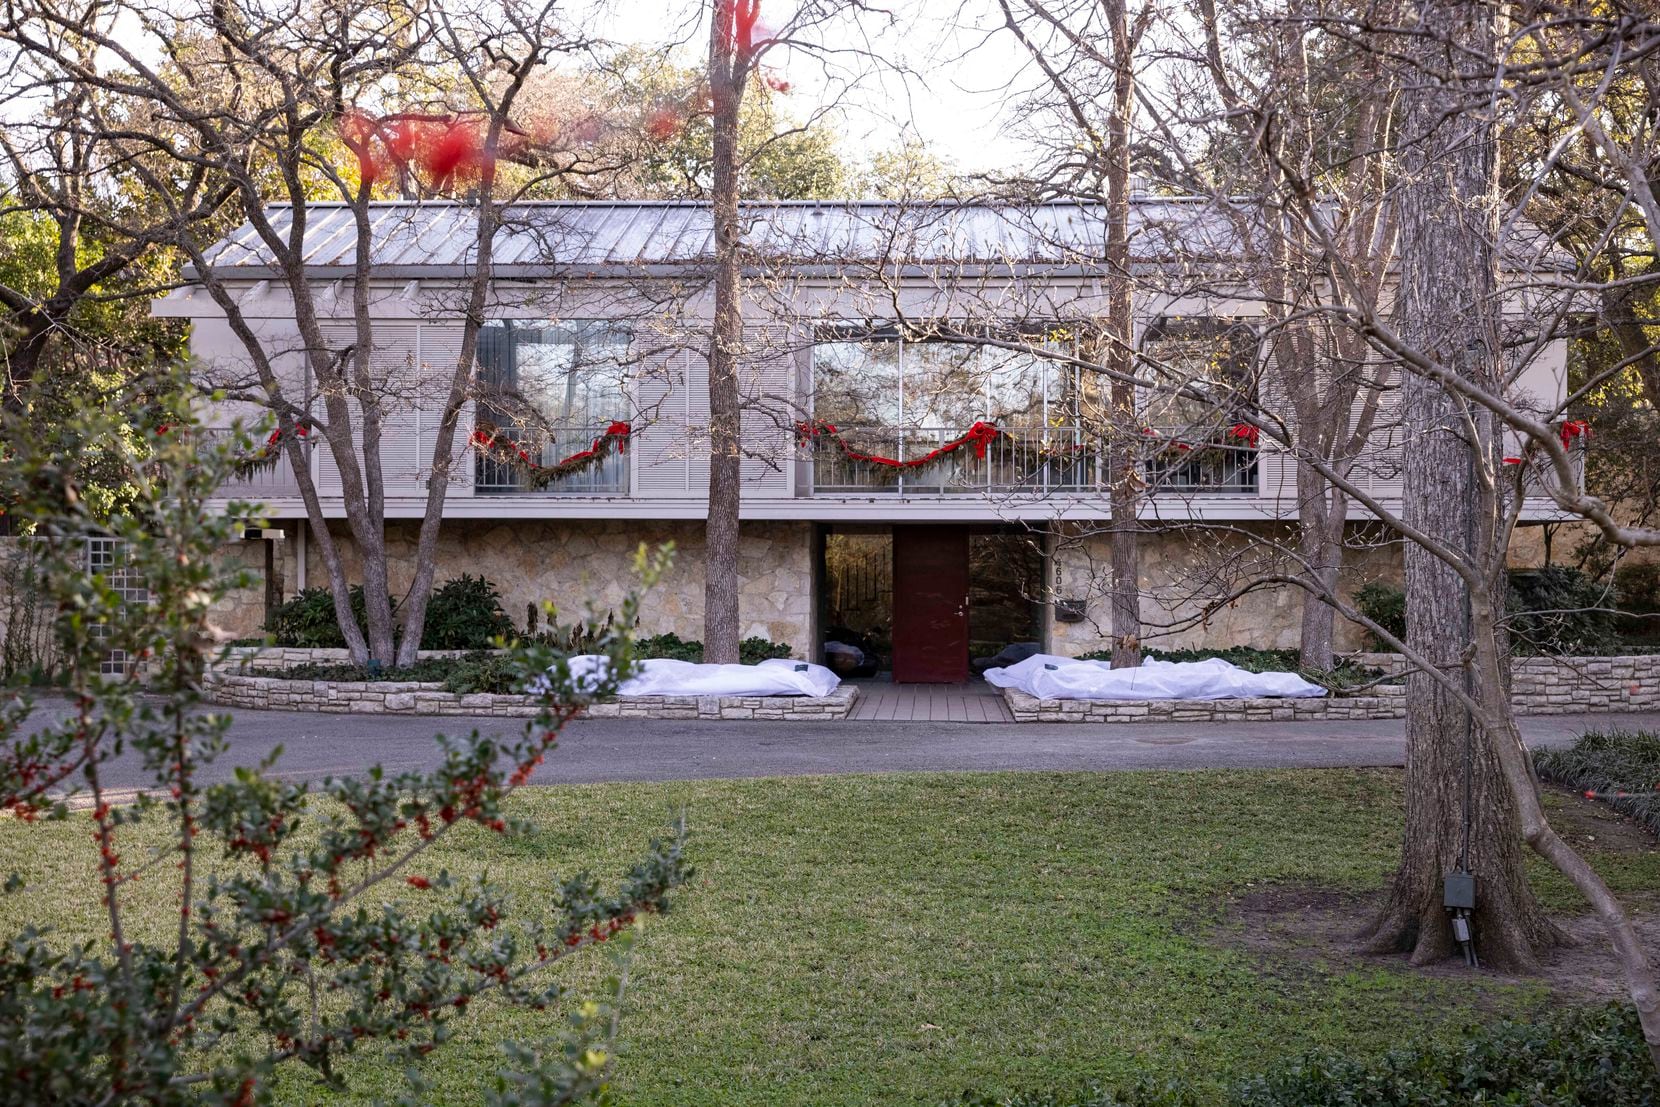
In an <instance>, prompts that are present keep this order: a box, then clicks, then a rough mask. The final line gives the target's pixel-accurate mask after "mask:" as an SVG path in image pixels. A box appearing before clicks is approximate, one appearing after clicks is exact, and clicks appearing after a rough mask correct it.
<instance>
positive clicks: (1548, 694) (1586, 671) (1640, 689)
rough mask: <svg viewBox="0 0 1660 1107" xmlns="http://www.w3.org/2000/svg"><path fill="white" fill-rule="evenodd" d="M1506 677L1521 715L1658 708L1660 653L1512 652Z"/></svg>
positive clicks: (1398, 662)
mask: <svg viewBox="0 0 1660 1107" xmlns="http://www.w3.org/2000/svg"><path fill="white" fill-rule="evenodd" d="M1355 659H1356V660H1357V661H1359V662H1360V663H1361V664H1363V665H1370V666H1372V667H1373V668H1377V669H1382V670H1383V671H1384V672H1386V673H1403V672H1405V671H1406V668H1407V666H1406V662H1405V660H1404V659H1403V658H1402V657H1401V655H1400V654H1396V653H1362V654H1356V655H1355ZM1510 678H1511V679H1510V702H1511V704H1512V705H1514V707H1515V708H1516V711H1517V713H1518V714H1522V715H1573V714H1577V713H1580V712H1583V713H1585V714H1598V713H1604V712H1617V711H1660V654H1626V655H1621V656H1618V657H1516V658H1512V659H1511V661H1510Z"/></svg>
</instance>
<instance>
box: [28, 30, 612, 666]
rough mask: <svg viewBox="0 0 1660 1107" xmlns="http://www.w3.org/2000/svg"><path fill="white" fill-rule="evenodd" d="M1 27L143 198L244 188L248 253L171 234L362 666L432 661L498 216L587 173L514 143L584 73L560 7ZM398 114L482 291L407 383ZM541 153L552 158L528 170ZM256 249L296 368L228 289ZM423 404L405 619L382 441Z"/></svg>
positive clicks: (549, 143)
mask: <svg viewBox="0 0 1660 1107" xmlns="http://www.w3.org/2000/svg"><path fill="white" fill-rule="evenodd" d="M4 11H5V19H4V21H3V24H0V33H3V34H4V36H5V37H6V38H7V39H8V40H10V41H11V42H12V43H14V44H15V45H16V46H17V47H18V48H19V49H20V51H21V52H22V53H24V54H25V55H27V56H29V57H31V58H33V59H35V60H36V62H37V64H39V65H40V66H42V67H44V68H48V69H50V70H52V75H51V77H50V79H51V80H52V81H53V82H55V83H56V84H59V85H65V86H69V87H72V88H79V89H85V90H88V92H90V93H96V96H95V97H89V99H88V101H87V102H88V103H89V104H91V105H93V106H94V107H95V108H96V110H97V111H98V113H99V114H98V115H97V116H96V118H95V120H94V122H93V123H92V126H94V127H95V128H96V130H97V133H99V134H101V135H103V136H105V138H106V140H108V141H118V142H120V143H121V144H122V145H123V147H124V148H126V149H128V150H130V151H132V158H133V160H132V162H131V163H130V164H132V165H133V167H134V171H135V172H136V173H137V174H138V176H139V178H140V180H141V181H142V183H143V184H144V185H145V186H146V187H147V188H149V189H150V190H152V191H153V192H154V193H156V194H157V195H160V196H163V197H170V198H171V197H175V196H177V195H178V190H177V188H176V186H175V181H174V177H175V175H177V174H180V173H183V174H185V175H187V177H189V176H192V175H196V174H200V175H204V176H206V177H208V178H210V179H213V180H223V181H225V182H226V187H228V188H229V189H230V190H231V193H232V199H233V202H234V203H235V205H236V207H237V208H239V209H240V214H241V215H242V217H243V218H244V219H245V220H246V222H247V228H248V239H251V245H250V246H249V247H248V250H249V252H248V253H244V252H242V251H241V250H240V249H235V248H233V249H229V250H212V249H210V246H211V244H212V242H213V237H214V236H212V235H211V234H207V235H204V234H200V233H196V232H197V228H196V227H194V226H192V225H191V222H190V221H189V220H187V219H186V218H185V217H184V216H183V215H182V214H175V216H174V219H173V223H172V227H173V229H174V231H176V232H178V233H176V234H175V235H174V237H173V238H172V239H171V241H172V244H173V245H174V246H176V247H177V248H178V249H180V250H181V251H182V252H183V253H184V255H185V256H186V257H187V258H188V259H189V261H190V262H191V263H192V265H193V267H194V270H195V274H194V275H195V278H196V280H198V281H199V282H200V283H201V284H202V286H203V287H204V288H205V289H206V291H207V293H208V294H209V296H210V297H211V298H212V300H213V302H214V303H215V304H216V305H217V306H218V308H219V309H220V311H221V312H222V313H223V314H224V316H225V318H226V320H227V322H228V324H229V326H230V328H231V330H232V332H233V333H234V334H235V336H236V338H237V339H238V340H239V342H240V344H241V346H242V347H243V350H244V352H245V354H246V359H247V364H248V366H249V368H250V371H251V372H250V374H249V376H247V377H246V378H244V379H243V380H240V381H224V382H222V383H225V384H229V385H230V386H231V387H230V395H231V396H232V398H233V399H237V400H243V401H247V402H250V403H253V404H256V405H258V406H259V407H261V408H263V409H265V410H267V411H269V412H270V413H271V415H272V416H273V417H274V420H275V423H276V432H275V433H276V436H277V446H278V448H279V449H280V450H281V451H282V452H283V453H284V454H285V455H286V457H287V458H288V461H289V463H290V466H291V468H292V470H293V473H294V476H295V479H296V481H297V483H298V485H299V491H300V494H301V497H302V499H303V501H304V503H305V506H306V511H307V515H308V517H309V519H310V522H311V524H312V531H313V534H314V536H315V545H316V548H317V550H318V553H319V556H320V557H321V559H322V561H323V564H324V566H325V568H326V570H327V575H328V581H329V588H330V591H331V592H332V594H333V597H334V601H335V609H336V613H337V616H338V621H339V623H340V627H341V631H342V633H343V634H344V636H345V639H346V642H347V644H348V647H349V648H350V651H351V654H352V656H353V658H354V659H355V660H357V661H358V662H360V663H365V662H367V661H369V660H370V659H372V658H373V659H379V660H381V661H383V662H390V663H393V664H408V663H410V662H411V661H413V660H414V657H415V653H416V650H417V649H418V648H419V645H420V638H421V631H422V627H423V623H424V618H425V611H426V599H427V596H428V594H429V593H430V591H431V586H432V578H433V574H434V570H435V562H436V549H437V538H438V531H439V526H440V522H441V519H442V511H443V502H444V498H445V495H446V492H447V488H448V484H449V477H450V472H451V469H452V467H453V465H454V464H455V463H456V461H457V460H458V455H459V453H460V451H459V450H458V449H457V442H456V429H457V424H458V421H459V418H460V415H461V412H462V409H463V407H464V405H465V404H466V402H467V400H468V399H469V396H470V390H471V388H472V382H473V366H474V362H475V351H476V347H477V335H478V330H479V327H480V326H481V325H482V323H483V322H484V309H485V305H486V299H487V294H488V290H489V287H490V281H491V278H492V264H491V258H492V248H493V246H494V243H495V240H496V236H497V234H498V232H499V231H500V229H501V226H502V222H503V216H502V213H503V211H504V209H506V208H508V207H509V206H510V205H511V203H512V201H513V200H514V198H516V197H518V196H522V195H526V194H528V193H531V192H533V190H534V189H535V188H536V187H537V186H539V185H544V184H545V183H546V182H548V181H549V180H552V179H557V178H559V177H561V176H562V175H566V174H570V173H573V172H579V171H581V163H582V159H581V157H580V156H579V155H578V154H576V153H575V152H573V150H572V149H571V146H570V144H569V142H568V138H569V136H567V135H565V134H563V133H561V132H560V131H559V129H558V128H552V129H548V128H543V129H542V130H541V133H540V134H539V135H535V136H531V137H527V135H526V133H525V131H524V130H523V129H521V128H519V127H517V126H516V125H515V113H516V109H517V107H518V103H519V97H520V94H521V93H522V92H523V90H524V88H525V87H526V83H527V81H529V79H530V78H531V77H532V76H533V75H534V74H536V73H538V72H539V71H540V70H541V69H542V67H544V66H545V65H546V64H547V63H548V62H549V61H550V60H551V59H553V58H555V57H556V56H560V55H580V54H582V53H584V52H585V51H587V50H588V49H589V47H590V45H591V43H590V40H589V39H587V38H586V37H585V36H584V35H582V34H581V33H579V32H577V31H575V30H574V29H573V28H572V27H570V26H568V25H566V23H565V22H564V21H563V20H562V19H561V18H560V17H559V15H558V13H557V11H556V5H555V3H553V2H551V0H535V2H532V3H530V4H509V5H506V6H505V7H498V6H492V7H490V8H488V9H485V8H482V7H478V8H475V7H459V8H458V7H455V6H451V7H450V8H448V9H446V10H439V9H432V10H426V9H422V10H413V11H412V10H408V9H397V8H386V7H385V6H383V5H380V4H378V3H374V2H364V3H359V4H354V5H350V6H349V7H348V8H346V9H340V10H338V11H335V12H332V13H331V15H330V17H329V18H328V19H325V20H323V21H322V22H321V23H320V24H313V23H312V22H311V21H310V20H307V19H296V18H295V17H294V13H292V12H289V11H286V10H280V9H279V10H266V9H262V8H258V7H248V6H241V7H238V6H235V5H229V6H227V5H224V4H217V3H216V4H212V5H208V6H203V7H202V8H201V10H200V11H199V12H196V13H195V17H194V18H180V19H177V20H174V19H168V20H149V19H147V18H145V15H146V13H145V12H144V11H143V10H142V7H141V6H138V5H136V3H135V4H134V5H96V6H94V7H93V8H91V9H88V10H85V11H83V10H80V9H78V8H77V9H65V8H63V7H60V6H59V5H57V4H56V3H54V2H52V0H12V2H10V3H8V4H7V5H6V7H5V9H4ZM175 14H177V13H175ZM129 19H130V21H131V22H130V24H129V23H127V22H124V21H125V20H129ZM131 26H137V27H141V28H143V29H144V33H145V36H146V38H145V41H143V42H139V41H135V39H134V37H133V35H132V33H131V31H130V27H131ZM157 58H160V59H165V61H162V62H158V61H156V60H155V59H157ZM106 59H113V62H111V61H109V60H106ZM392 115H396V116H398V117H399V118H400V119H404V120H408V119H410V118H415V117H419V118H422V119H423V120H425V121H427V122H429V123H436V125H437V127H438V131H439V133H438V134H437V135H436V136H433V137H434V138H435V141H433V142H432V143H431V144H425V143H424V141H423V138H422V136H418V135H417V136H410V133H409V131H408V130H407V129H405V130H404V131H403V132H402V137H412V140H413V141H414V142H415V143H416V144H417V145H420V146H422V150H421V151H420V154H419V155H418V156H419V160H420V161H421V169H422V172H423V173H424V187H425V188H426V189H427V190H428V192H429V194H430V193H443V194H462V193H465V194H466V195H467V197H468V200H467V203H466V206H465V209H464V210H465V212H466V218H468V219H470V221H471V234H470V237H471V240H472V242H471V247H470V254H471V268H470V270H469V276H468V277H467V278H466V280H465V281H464V282H463V284H462V287H461V288H459V290H457V292H456V295H455V297H454V301H455V302H453V303H451V304H448V305H445V306H447V307H449V308H450V309H451V310H456V311H457V312H458V314H459V315H460V317H461V328H460V334H459V338H458V341H456V342H455V343H454V346H453V348H450V349H447V350H444V351H443V352H442V353H441V354H439V355H438V356H436V357H434V358H432V359H431V360H429V361H428V363H427V364H426V365H423V366H411V367H408V369H409V371H407V372H403V373H401V374H399V377H400V379H399V380H395V381H394V380H391V379H389V376H388V373H387V372H386V370H385V369H384V368H382V367H381V366H379V365H378V364H377V360H376V358H375V351H376V348H377V341H376V323H377V320H376V311H375V307H374V305H373V303H372V302H371V278H372V277H373V275H374V257H375V247H376V236H377V234H379V233H382V231H383V230H384V228H383V227H380V226H377V224H376V221H375V220H374V219H373V218H372V214H371V211H372V209H371V203H372V201H373V200H374V199H375V198H376V197H377V196H378V195H380V192H379V191H378V190H377V177H378V176H379V175H381V173H380V170H381V168H382V167H384V166H385V165H386V164H387V155H388V154H389V153H391V144H392V143H393V142H395V141H396V140H397V138H398V137H400V136H399V135H395V134H391V133H387V132H385V131H382V130H380V129H378V128H376V127H375V126H373V125H372V122H371V125H368V126H365V125H364V123H363V121H364V120H365V119H368V120H370V121H373V120H374V119H375V118H377V117H384V116H392ZM532 137H533V138H534V140H535V141H532ZM531 146H536V147H537V149H536V150H535V151H534V154H533V155H532V153H531V152H530V151H529V150H528V148H529V147H531ZM510 153H511V154H513V155H514V156H515V161H516V162H517V165H516V166H515V168H516V170H518V171H516V172H514V173H512V174H509V173H505V172H504V171H503V169H502V166H501V161H502V159H503V157H504V156H506V155H508V154H510ZM406 156H407V155H406ZM402 183H405V184H407V182H402ZM320 196H321V197H330V196H332V197H334V198H335V203H337V204H340V205H343V206H344V208H345V209H346V210H347V211H348V212H349V213H350V225H351V230H352V232H353V234H354V236H355V241H354V243H353V245H352V248H351V251H352V253H351V262H350V269H351V280H350V285H351V288H350V294H351V306H350V318H351V320H352V330H353V332H354V333H353V336H352V338H351V339H350V340H349V341H346V342H345V343H343V344H342V343H341V342H339V341H336V340H333V339H332V338H331V334H330V333H329V331H328V330H327V329H326V328H325V322H324V321H325V320H326V319H327V318H328V317H329V316H330V315H331V314H334V313H335V312H336V310H337V309H336V308H335V306H334V304H333V303H332V299H333V295H334V292H336V291H337V290H338V288H339V286H338V285H336V286H334V287H333V288H331V289H325V288H323V287H321V286H320V285H319V283H318V282H316V281H315V280H314V279H313V277H312V275H311V273H310V271H309V265H310V261H311V250H312V244H311V240H310V238H309V237H308V230H309V228H310V227H311V225H312V223H313V221H314V216H315V214H316V211H315V209H316V205H317V203H318V197H320ZM173 207H174V208H175V209H177V208H178V201H177V200H174V201H173ZM250 253H251V255H252V258H253V260H255V261H256V262H257V263H258V265H259V266H260V267H262V268H263V269H264V271H265V273H264V275H265V276H266V277H267V278H268V280H269V283H270V284H272V285H274V286H275V287H276V288H279V289H280V290H281V291H282V293H284V294H285V295H286V297H287V298H288V299H289V301H290V302H291V305H292V310H293V319H294V326H295V329H296V330H297V344H298V347H299V348H298V350H297V351H296V350H293V349H291V347H292V346H293V345H294V344H295V340H291V339H288V338H284V337H280V336H279V337H275V338H273V337H272V336H271V335H270V334H268V333H266V332H265V331H264V330H263V329H262V328H261V327H260V326H259V325H258V323H257V321H255V320H254V319H252V318H251V317H250V315H249V313H248V312H247V311H246V310H245V309H244V307H243V304H242V302H241V295H242V291H241V289H239V288H238V287H236V286H235V285H233V284H232V283H231V282H233V281H235V280H237V279H238V278H240V277H242V276H243V275H244V274H245V273H247V272H248V269H247V268H246V267H238V265H237V263H239V262H247V261H249V260H250V257H249V254H250ZM325 301H328V302H325ZM295 353H297V354H298V355H299V360H300V362H301V363H302V365H303V371H302V372H300V373H299V374H297V375H296V373H295V372H293V371H292V370H290V369H286V368H283V367H282V362H283V360H284V359H285V358H286V357H288V356H291V355H293V354H295ZM411 389H420V390H423V391H424V394H425V396H426V397H427V398H428V399H429V400H431V401H433V402H434V403H435V406H436V407H437V419H436V421H435V422H436V431H435V434H434V435H433V438H432V445H431V451H430V455H429V456H428V458H427V466H428V471H429V472H430V480H429V482H428V485H427V497H426V505H425V512H424V514H423V517H422V521H421V526H420V532H419V536H418V538H417V548H416V568H415V579H414V581H413V583H412V586H411V588H410V590H409V591H408V593H407V594H406V595H405V596H404V597H403V602H402V603H401V604H400V605H398V612H397V618H396V620H394V617H393V605H392V601H391V598H390V595H389V590H388V582H389V573H388V559H387V547H386V534H385V519H386V515H385V492H386V477H385V473H384V472H383V466H382V454H381V444H382V438H383V434H384V432H385V429H386V427H387V421H388V419H389V418H391V417H393V413H394V412H395V411H396V409H397V407H398V405H399V403H400V402H401V403H403V404H405V405H407V404H408V403H409V402H410V397H409V392H410V390H411ZM400 390H402V395H401V396H400V395H399V394H398V393H399V391H400ZM312 432H315V433H312ZM318 438H320V439H321V440H322V442H323V443H324V446H325V448H326V449H328V451H329V453H330V455H331V456H332V458H333V460H334V463H335V466H336V468H337V469H338V471H339V473H340V477H341V485H342V501H343V505H344V509H345V514H346V522H347V530H348V532H349V534H350V537H351V540H352V543H353V545H354V546H355V548H356V551H357V554H358V559H359V563H360V571H361V577H362V584H363V590H364V599H365V622H366V624H367V626H366V628H359V626H358V625H357V622H356V620H355V618H354V617H353V615H352V611H351V603H350V597H349V584H350V581H349V579H348V575H347V568H346V562H345V560H344V559H343V557H342V554H341V550H340V548H339V545H338V543H337V541H336V539H335V537H334V534H333V532H332V531H331V530H330V528H329V525H328V517H327V515H326V514H325V512H324V508H323V504H322V502H321V498H320V495H319V492H318V490H317V488H316V485H315V482H314V481H313V480H312V477H311V472H310V466H309V464H308V448H309V446H308V444H309V443H310V442H311V441H313V440H315V439H318Z"/></svg>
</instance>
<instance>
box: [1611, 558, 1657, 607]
mask: <svg viewBox="0 0 1660 1107" xmlns="http://www.w3.org/2000/svg"><path fill="white" fill-rule="evenodd" d="M1614 594H1615V595H1616V596H1617V597H1619V608H1620V610H1621V611H1631V612H1636V613H1639V614H1643V613H1647V612H1650V611H1660V561H1625V562H1621V564H1620V567H1619V568H1618V569H1615V570H1614Z"/></svg>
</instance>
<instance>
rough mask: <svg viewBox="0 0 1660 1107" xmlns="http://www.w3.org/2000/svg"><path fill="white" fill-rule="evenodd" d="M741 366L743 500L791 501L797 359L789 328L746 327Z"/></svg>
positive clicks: (793, 488)
mask: <svg viewBox="0 0 1660 1107" xmlns="http://www.w3.org/2000/svg"><path fill="white" fill-rule="evenodd" d="M744 339H745V341H744V357H743V359H742V361H741V363H740V364H739V366H738V393H739V395H740V397H741V398H742V401H741V402H742V403H743V421H742V424H741V425H742V431H741V433H742V436H743V447H744V458H743V462H742V466H741V467H742V472H743V490H744V495H746V496H749V495H759V496H790V495H793V494H794V491H795V480H794V476H795V465H794V444H795V424H796V421H797V420H798V419H799V418H800V417H801V416H800V403H799V401H798V400H797V397H796V387H795V379H796V369H795V366H796V358H795V353H796V352H795V348H794V343H793V341H792V336H791V332H790V331H789V329H788V328H786V327H776V326H774V327H748V328H745V331H744Z"/></svg>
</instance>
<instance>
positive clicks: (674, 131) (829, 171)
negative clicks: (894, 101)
mask: <svg viewBox="0 0 1660 1107" xmlns="http://www.w3.org/2000/svg"><path fill="white" fill-rule="evenodd" d="M607 72H608V73H609V74H610V80H611V83H612V86H613V87H612V89H611V92H610V94H609V98H610V100H611V102H612V105H613V106H612V108H611V112H610V114H611V117H612V118H614V119H623V118H630V119H633V120H634V121H635V122H634V126H635V128H636V133H635V135H634V143H635V149H634V156H633V157H632V158H630V159H629V160H628V167H627V168H626V169H625V170H623V171H621V172H619V173H618V174H617V175H616V177H615V179H614V181H613V182H612V185H611V187H612V188H613V190H614V192H615V194H616V195H619V196H625V197H629V198H632V199H665V200H683V199H703V198H706V197H708V196H709V195H710V192H711V190H712V189H713V187H714V159H715V154H714V146H715V137H714V119H713V115H712V113H711V112H710V110H709V85H708V82H707V80H706V79H705V77H704V74H703V72H702V70H701V69H694V68H690V67H686V66H680V65H675V64H672V63H670V62H666V61H664V60H663V59H662V57H661V56H660V55H654V54H651V53H649V52H646V51H634V52H629V53H625V54H624V55H622V56H621V57H620V58H619V59H618V61H617V63H616V64H615V65H614V66H613V67H609V68H608V70H607ZM746 85H747V87H746V89H745V91H744V96H743V100H742V109H741V111H740V113H739V117H738V138H737V142H738V161H739V163H740V164H741V170H740V174H739V177H740V181H739V184H740V188H741V190H742V192H743V195H744V196H745V198H748V199H756V200H824V199H834V198H839V197H842V196H845V195H847V192H848V187H849V185H850V183H851V174H850V172H849V169H848V166H847V165H846V163H845V162H844V161H843V160H842V157H841V155H840V153H839V152H838V150H837V148H836V136H835V133H834V132H833V131H832V130H831V128H830V127H829V126H828V125H827V124H826V122H825V120H824V119H823V118H822V116H820V115H815V116H812V117H808V118H803V117H802V116H801V115H800V114H799V112H798V111H797V110H795V108H794V106H793V105H792V104H791V93H790V87H789V85H788V84H787V83H786V82H784V81H783V80H782V79H781V78H779V77H777V76H774V75H769V74H767V73H765V72H762V71H760V70H756V71H753V72H751V73H749V74H748V75H747V77H746Z"/></svg>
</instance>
